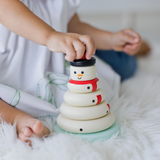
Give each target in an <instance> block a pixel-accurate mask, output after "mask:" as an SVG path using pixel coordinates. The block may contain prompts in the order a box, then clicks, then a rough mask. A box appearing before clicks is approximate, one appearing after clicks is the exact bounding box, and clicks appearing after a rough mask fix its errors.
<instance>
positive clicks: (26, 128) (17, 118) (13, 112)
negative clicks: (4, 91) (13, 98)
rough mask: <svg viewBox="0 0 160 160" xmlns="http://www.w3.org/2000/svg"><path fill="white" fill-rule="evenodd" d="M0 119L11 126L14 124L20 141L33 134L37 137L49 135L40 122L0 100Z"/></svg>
mask: <svg viewBox="0 0 160 160" xmlns="http://www.w3.org/2000/svg"><path fill="white" fill-rule="evenodd" d="M0 114H1V118H2V119H3V120H5V121H6V122H7V123H11V124H12V125H13V124H14V123H15V122H16V128H17V134H18V137H19V139H21V140H22V141H26V142H29V141H28V140H26V138H27V137H31V136H32V135H33V134H34V135H37V136H39V137H43V136H44V135H47V134H49V132H50V131H49V129H48V128H46V127H45V126H43V124H42V122H41V121H40V120H37V119H34V118H33V117H32V116H30V115H28V114H27V113H25V112H23V111H21V110H18V109H16V108H14V107H12V106H10V105H9V104H7V103H5V102H4V101H2V100H1V99H0Z"/></svg>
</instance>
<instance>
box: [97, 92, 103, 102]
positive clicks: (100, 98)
mask: <svg viewBox="0 0 160 160" xmlns="http://www.w3.org/2000/svg"><path fill="white" fill-rule="evenodd" d="M101 101H102V96H101V94H99V95H97V104H99V103H101Z"/></svg>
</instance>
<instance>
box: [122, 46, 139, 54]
mask: <svg viewBox="0 0 160 160" xmlns="http://www.w3.org/2000/svg"><path fill="white" fill-rule="evenodd" d="M139 46H140V45H139V44H133V45H129V44H128V45H126V46H125V47H124V52H126V53H128V54H129V55H134V54H136V52H137V51H138V49H139Z"/></svg>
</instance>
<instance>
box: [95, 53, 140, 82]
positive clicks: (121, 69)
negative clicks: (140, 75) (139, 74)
mask: <svg viewBox="0 0 160 160" xmlns="http://www.w3.org/2000/svg"><path fill="white" fill-rule="evenodd" d="M96 56H97V57H99V58H101V59H102V60H103V61H105V62H106V63H108V64H109V65H110V66H111V67H112V68H113V70H115V72H117V73H118V74H119V75H120V76H121V81H123V80H125V79H127V78H129V77H131V76H132V75H133V74H134V73H135V71H136V69H137V61H136V59H135V57H133V56H129V55H127V54H126V53H124V52H116V51H113V50H111V51H107V50H97V51H96Z"/></svg>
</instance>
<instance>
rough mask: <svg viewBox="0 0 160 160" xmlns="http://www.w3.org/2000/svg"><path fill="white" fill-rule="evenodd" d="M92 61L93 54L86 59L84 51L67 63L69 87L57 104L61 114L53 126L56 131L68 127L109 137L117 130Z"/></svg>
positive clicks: (92, 135) (95, 136) (88, 134)
mask: <svg viewBox="0 0 160 160" xmlns="http://www.w3.org/2000/svg"><path fill="white" fill-rule="evenodd" d="M95 63H96V59H95V58H94V57H92V58H91V59H90V60H86V59H85V55H84V57H83V58H82V59H80V60H74V61H73V62H71V63H70V64H71V66H70V75H71V79H70V81H69V82H68V88H69V90H68V91H67V92H66V93H65V95H64V103H63V104H62V105H61V107H60V112H61V114H60V115H59V116H58V118H57V125H55V127H54V130H55V131H56V132H64V131H67V132H70V133H74V134H75V135H78V136H80V137H82V138H83V139H89V140H91V141H94V140H96V139H108V138H110V137H111V136H112V135H113V134H114V133H117V131H118V126H117V124H116V123H114V122H115V116H114V114H113V113H112V112H111V111H110V105H109V103H108V102H107V101H106V100H105V93H104V91H103V90H102V89H100V88H99V87H100V82H99V79H98V78H97V77H96V66H95ZM111 126H112V127H111ZM60 128H61V129H60Z"/></svg>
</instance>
